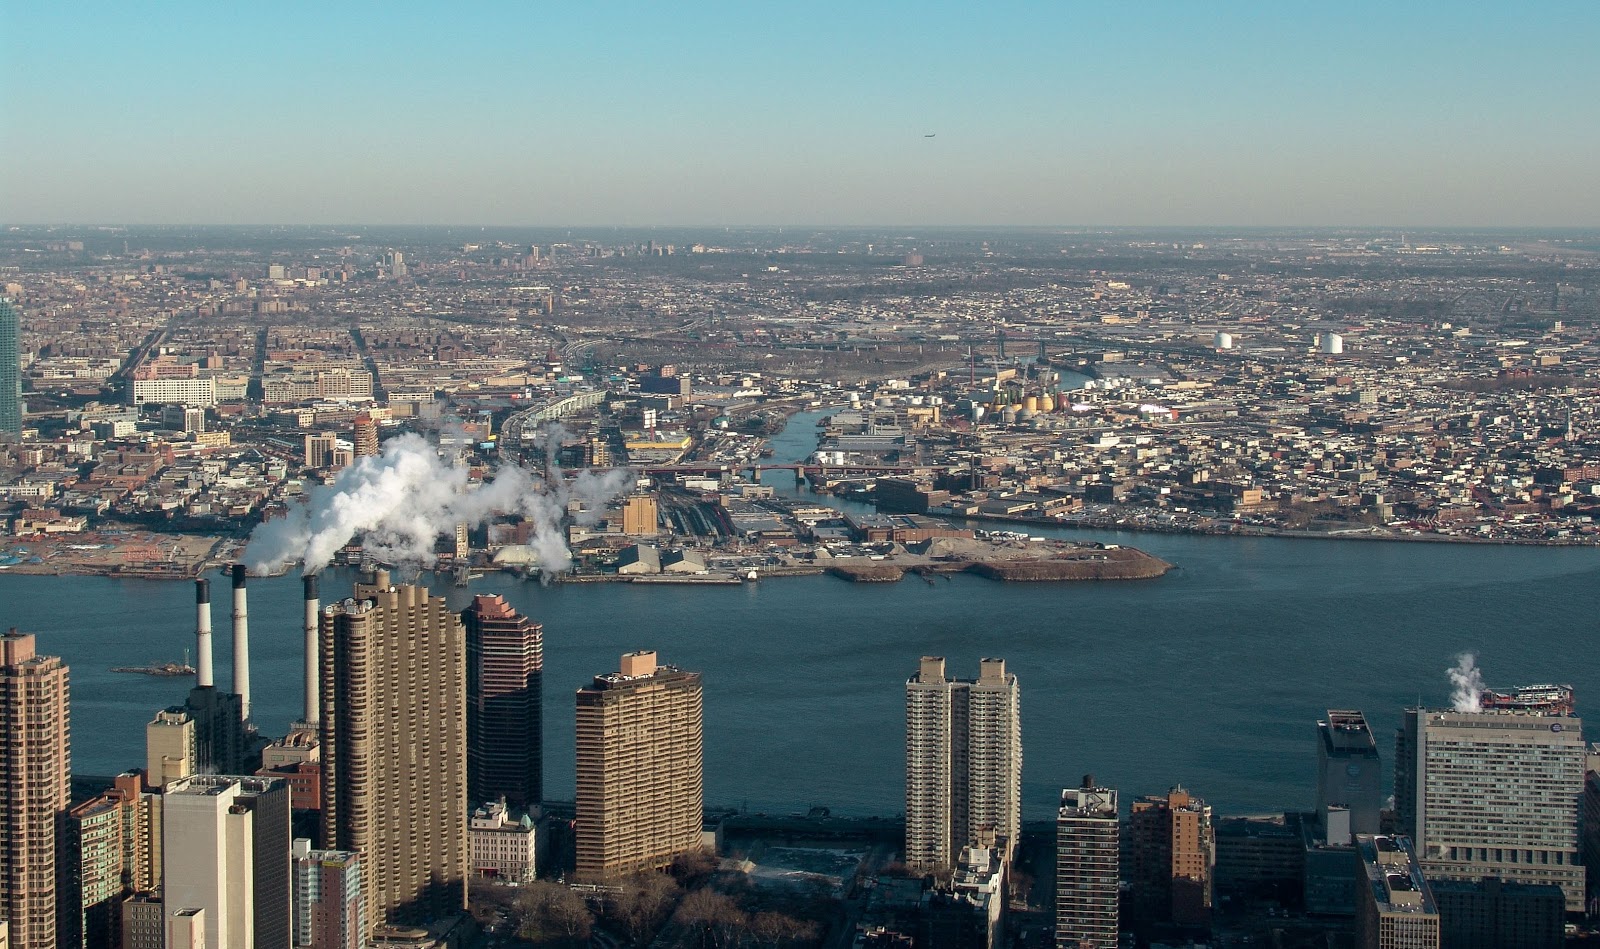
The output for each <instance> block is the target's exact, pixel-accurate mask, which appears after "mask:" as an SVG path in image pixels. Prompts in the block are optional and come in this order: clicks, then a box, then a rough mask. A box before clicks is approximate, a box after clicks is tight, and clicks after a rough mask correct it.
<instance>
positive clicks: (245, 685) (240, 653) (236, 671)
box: [233, 563, 250, 722]
mask: <svg viewBox="0 0 1600 949" xmlns="http://www.w3.org/2000/svg"><path fill="white" fill-rule="evenodd" d="M233 691H234V692H235V693H237V694H238V696H239V717H240V718H241V719H243V720H244V721H247V722H248V721H249V720H250V611H249V610H248V609H247V608H246V606H245V599H244V564H242V563H236V564H234V565H233Z"/></svg>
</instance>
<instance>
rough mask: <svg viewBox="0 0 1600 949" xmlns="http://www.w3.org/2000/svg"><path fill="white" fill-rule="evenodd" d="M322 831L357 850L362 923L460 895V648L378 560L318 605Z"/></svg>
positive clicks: (444, 904)
mask: <svg viewBox="0 0 1600 949" xmlns="http://www.w3.org/2000/svg"><path fill="white" fill-rule="evenodd" d="M319 633H320V635H319V640H318V645H319V647H320V648H319V652H320V654H321V655H320V657H319V662H318V669H319V670H320V673H319V674H320V677H321V687H320V688H319V689H318V693H319V699H320V701H321V702H322V711H321V714H320V716H319V718H320V720H321V731H322V775H323V777H322V788H323V802H322V803H323V807H322V831H323V840H324V841H326V842H327V844H328V846H329V847H330V848H332V849H337V850H354V851H357V852H359V853H361V854H362V856H363V861H364V862H363V864H362V868H361V885H362V888H363V889H364V890H365V892H366V905H367V921H368V924H369V925H370V926H373V927H377V926H382V925H386V924H389V923H394V922H411V921H423V920H428V919H435V918H438V917H441V916H444V915H447V914H450V913H454V912H458V911H460V910H461V909H463V908H464V907H465V906H466V896H467V886H466V877H467V820H466V816H467V814H468V813H469V810H470V808H469V806H468V802H467V688H466V687H467V682H466V679H467V674H466V673H467V649H466V634H465V631H464V630H463V629H462V627H461V620H460V618H459V617H457V616H456V614H455V613H453V612H451V611H450V610H449V608H448V607H447V606H446V604H445V601H444V598H443V597H437V596H432V595H430V594H429V592H428V589H427V588H426V587H420V586H407V585H399V586H395V585H391V584H390V582H389V574H388V572H387V571H384V570H379V571H377V572H376V574H375V575H374V576H373V578H372V582H370V583H357V584H356V585H355V596H354V598H353V599H350V600H345V601H344V602H342V603H336V604H331V605H329V606H327V607H325V608H323V610H322V613H321V617H320V629H319Z"/></svg>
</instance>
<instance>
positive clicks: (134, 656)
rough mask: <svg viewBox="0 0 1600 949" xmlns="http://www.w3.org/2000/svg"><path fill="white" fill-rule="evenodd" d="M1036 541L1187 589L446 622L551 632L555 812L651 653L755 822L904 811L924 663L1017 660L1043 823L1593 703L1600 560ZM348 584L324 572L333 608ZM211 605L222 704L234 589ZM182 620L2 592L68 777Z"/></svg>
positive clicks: (1444, 550) (1081, 589)
mask: <svg viewBox="0 0 1600 949" xmlns="http://www.w3.org/2000/svg"><path fill="white" fill-rule="evenodd" d="M812 419H813V417H811V416H807V417H802V418H801V419H799V420H797V421H796V423H795V424H793V425H791V427H790V429H789V431H788V432H787V433H786V434H785V436H783V437H782V438H781V439H780V440H779V447H778V458H777V459H776V460H780V461H781V460H784V459H785V458H791V457H795V456H796V455H797V454H804V453H805V452H806V451H809V450H810V446H811V445H812V444H813V443H814V442H813V441H812V439H813V438H814V430H813V425H812ZM767 477H768V478H769V479H770V480H773V481H774V482H778V483H781V482H780V481H779V479H786V477H787V476H786V474H780V473H777V472H774V473H772V474H769V475H768V476H767ZM1036 533H1056V534H1058V535H1059V536H1064V537H1078V538H1086V539H1089V538H1092V539H1098V540H1103V541H1107V542H1114V543H1124V544H1133V545H1137V546H1140V547H1143V548H1145V549H1146V550H1149V551H1150V552H1152V553H1154V554H1156V555H1157V556H1160V557H1162V558H1164V559H1166V560H1169V561H1171V562H1172V563H1174V564H1177V565H1178V568H1179V569H1177V570H1175V571H1174V572H1172V573H1171V574H1169V575H1168V576H1166V577H1164V578H1162V579H1159V580H1154V581H1141V582H1128V583H1104V584H1092V583H1077V584H1071V583H1069V584H1050V585H1028V584H1018V585H1006V584H1000V583H995V582H992V581H987V580H981V579H977V578H968V577H957V578H955V579H953V580H951V581H948V582H947V581H944V580H940V581H938V582H937V584H936V585H933V586H930V585H928V584H926V583H924V582H923V581H921V580H918V579H914V578H913V579H910V580H907V581H904V582H902V583H899V584H894V585H882V584H867V585H853V584H848V583H845V582H842V581H839V580H836V579H833V578H831V577H801V578H791V579H776V580H770V581H765V582H762V583H760V584H756V585H746V586H743V587H708V588H692V587H639V586H629V585H620V584H596V585H567V586H552V587H540V586H539V585H538V584H536V583H524V582H520V581H517V580H514V579H512V578H510V577H501V576H491V577H486V578H484V579H483V580H481V581H475V582H474V584H473V587H472V589H471V590H455V589H452V588H448V587H445V588H441V592H443V593H444V594H445V595H446V596H448V597H449V598H450V599H451V600H452V602H456V603H460V602H462V601H464V600H465V599H466V598H467V597H468V596H469V595H470V594H471V593H472V592H497V593H504V594H506V595H507V597H508V598H509V599H510V600H511V601H512V602H513V603H514V604H515V605H516V606H517V607H518V608H519V609H522V610H523V611H525V612H526V613H528V614H529V615H531V616H533V617H534V618H535V619H537V620H538V621H540V622H542V623H543V624H544V627H545V637H546V639H545V663H546V665H545V690H546V691H545V695H546V713H545V714H546V717H545V722H546V734H545V742H546V744H545V767H546V775H547V778H546V782H547V783H546V787H547V793H548V794H550V795H551V796H552V797H569V798H570V797H571V795H572V780H573V777H572V774H573V736H572V719H573V712H572V708H573V705H572V702H573V699H572V692H573V691H574V690H576V689H577V688H579V687H581V686H583V685H584V684H585V683H586V682H587V681H588V679H589V677H591V676H592V675H594V674H595V673H598V672H604V671H608V670H611V669H614V668H615V664H616V661H617V656H618V655H619V654H620V653H622V652H625V651H629V650H633V649H641V648H651V649H656V650H658V651H659V652H660V653H661V656H662V658H663V660H664V661H668V662H673V663H677V664H680V665H683V666H685V667H688V668H691V669H698V670H701V671H702V672H704V674H705V687H706V791H707V799H708V801H709V802H711V803H713V804H728V805H733V806H738V805H741V804H748V806H749V807H750V808H751V809H752V810H767V811H790V810H794V809H797V808H803V807H805V806H807V805H810V804H826V805H831V806H833V807H834V808H835V810H836V812H850V813H877V814H893V813H897V812H899V811H900V810H901V809H902V806H903V805H902V790H903V789H902V781H903V750H902V747H903V746H902V742H903V740H904V739H903V724H902V723H903V716H904V709H903V702H904V692H903V683H904V680H905V679H906V677H907V676H909V675H911V674H912V673H913V672H914V671H915V669H916V663H917V658H918V657H919V656H921V655H924V654H938V655H943V656H946V657H948V659H949V662H950V666H951V669H952V672H953V673H954V674H958V675H972V674H975V673H976V670H977V663H978V658H979V657H980V656H1002V657H1004V658H1005V659H1006V660H1007V661H1008V663H1009V666H1010V668H1011V670H1012V671H1014V672H1015V673H1016V674H1017V675H1018V677H1019V678H1020V680H1021V686H1022V700H1023V701H1022V704H1023V736H1024V748H1025V759H1024V771H1023V794H1024V800H1025V804H1026V807H1027V810H1028V816H1029V817H1030V818H1036V817H1042V816H1046V815H1048V814H1049V813H1051V808H1052V806H1053V804H1054V802H1055V800H1056V798H1057V797H1058V795H1059V790H1060V788H1061V787H1062V786H1063V785H1064V784H1071V783H1074V782H1076V781H1077V780H1078V779H1079V777H1080V776H1081V775H1082V774H1083V773H1085V772H1093V773H1094V774H1095V776H1096V778H1097V779H1099V780H1100V781H1102V782H1103V783H1108V784H1110V785H1111V786H1114V787H1118V788H1121V789H1123V791H1124V793H1125V794H1147V793H1155V792H1157V791H1162V790H1165V789H1166V788H1167V787H1168V786H1170V785H1171V784H1173V783H1176V782H1182V783H1184V784H1185V785H1186V786H1188V787H1189V788H1191V789H1192V790H1194V791H1196V792H1197V793H1199V794H1201V795H1203V796H1205V797H1207V798H1208V799H1209V800H1211V802H1212V803H1213V804H1215V805H1216V806H1217V808H1218V810H1219V811H1220V812H1226V813H1254V812H1263V811H1271V810H1276V809H1282V808H1286V807H1310V806H1311V804H1312V801H1313V798H1314V789H1313V775H1314V770H1315V763H1316V757H1315V747H1314V744H1313V741H1314V735H1315V730H1314V723H1315V721H1316V719H1317V717H1318V716H1319V715H1320V714H1321V713H1322V710H1324V709H1326V708H1328V707H1339V708H1359V709H1363V710H1365V711H1366V713H1367V715H1368V717H1369V719H1371V720H1372V722H1373V725H1374V727H1375V729H1376V730H1377V733H1378V737H1379V742H1380V744H1379V747H1380V751H1381V752H1382V753H1383V756H1384V758H1385V761H1386V762H1387V761H1388V760H1389V759H1390V758H1391V757H1392V754H1393V744H1392V734H1393V730H1394V727H1395V725H1396V724H1397V723H1398V720H1399V713H1400V710H1401V708H1402V707H1403V706H1404V705H1406V704H1408V703H1414V702H1416V701H1417V700H1418V699H1419V698H1420V699H1421V700H1423V701H1425V702H1429V703H1441V702H1443V701H1445V699H1446V697H1447V695H1448V692H1449V687H1448V682H1447V680H1446V678H1445V674H1444V670H1445V669H1446V668H1447V667H1448V666H1450V665H1451V664H1452V662H1453V657H1454V656H1455V654H1456V653H1458V652H1461V651H1463V650H1471V651H1475V652H1477V653H1478V654H1479V663H1480V665H1481V666H1483V667H1484V669H1485V671H1486V674H1487V676H1488V677H1489V679H1490V684H1491V685H1495V684H1522V683H1529V682H1535V681H1551V680H1557V681H1564V682H1571V683H1572V684H1573V685H1574V686H1576V687H1577V689H1578V699H1579V707H1580V712H1584V711H1589V710H1590V709H1591V706H1592V705H1593V702H1592V700H1593V698H1594V696H1595V695H1596V691H1595V690H1596V689H1597V688H1600V654H1597V652H1596V650H1594V649H1593V648H1592V644H1591V643H1592V637H1593V635H1594V633H1595V612H1596V607H1597V603H1596V599H1595V591H1596V590H1597V589H1600V554H1597V553H1596V552H1595V551H1593V550H1582V549H1562V548H1549V549H1541V548H1502V547H1487V546H1456V545H1435V544H1404V543H1365V542H1340V541H1309V540H1306V541H1302V540H1277V539H1239V538H1219V537H1189V536H1178V535H1155V534H1151V535H1135V534H1119V533H1112V532H1090V531H1068V530H1062V531H1047V530H1043V529H1041V530H1038V531H1036ZM350 579H351V578H350V576H349V574H341V573H338V572H333V573H330V574H328V575H327V576H326V577H325V579H324V581H323V591H324V596H325V597H330V598H331V597H333V596H335V595H340V594H342V593H343V592H344V591H346V590H347V589H348V583H349V582H350ZM216 589H217V592H218V593H219V594H220V596H219V602H218V603H217V604H215V607H216V612H215V623H216V629H217V632H218V634H219V635H218V636H217V640H218V647H217V670H218V682H219V684H220V685H226V684H227V681H228V674H227V673H228V670H229V668H230V665H229V662H230V660H229V654H228V648H227V646H228V636H227V629H228V618H227V611H228V606H227V604H226V603H225V602H220V601H221V600H225V599H226V594H227V589H226V585H225V584H218V585H217V586H216ZM299 593H300V585H299V581H298V578H296V577H292V576H291V577H286V578H281V579H275V580H259V581H252V584H251V609H250V614H251V643H252V657H251V658H252V671H253V680H254V684H255V688H256V693H257V694H256V696H255V704H256V709H257V720H258V721H259V722H260V724H261V725H262V727H263V729H264V730H265V731H267V732H269V733H280V732H282V731H283V730H284V729H285V728H286V727H287V725H288V723H289V721H290V720H291V719H293V718H294V717H295V715H296V714H297V713H298V711H299V708H300V681H299V670H300V655H299V649H300V631H299V629H298V626H299V615H300V604H299ZM192 599H193V593H192V587H191V586H190V585H189V584H187V583H184V584H178V583H160V582H153V581H127V580H110V579H102V578H77V577H63V578H53V577H20V576H5V575H0V625H15V626H18V627H21V628H23V629H25V630H28V631H32V632H36V633H38V634H39V638H40V647H41V649H42V650H43V651H47V652H51V653H57V654H60V655H62V656H64V657H65V658H66V660H67V662H68V663H70V664H71V666H72V673H73V703H72V710H73V726H74V727H73V754H74V764H75V769H76V770H77V771H79V772H82V773H97V774H107V773H111V772H114V771H117V770H120V769H122V768H125V767H130V766H135V765H138V764H140V763H141V762H142V760H143V729H144V723H145V722H146V721H147V720H148V719H149V718H150V716H151V714H152V713H153V712H154V711H155V709H157V708H160V707H162V706H164V705H167V704H172V703H176V702H178V701H180V700H181V699H182V697H183V695H184V693H185V691H186V690H187V688H188V682H187V680H182V679H179V680H163V679H148V678H145V677H142V676H129V675H117V674H113V673H111V672H109V671H108V670H109V668H110V667H111V666H114V665H120V664H127V663H140V662H147V661H150V660H153V659H176V658H180V657H181V656H182V653H183V650H184V649H186V648H189V647H190V644H191V643H192V640H193V607H192Z"/></svg>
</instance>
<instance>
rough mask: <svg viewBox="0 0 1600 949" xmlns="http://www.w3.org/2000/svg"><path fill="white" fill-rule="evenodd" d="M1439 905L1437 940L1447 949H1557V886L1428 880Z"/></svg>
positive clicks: (1562, 911)
mask: <svg viewBox="0 0 1600 949" xmlns="http://www.w3.org/2000/svg"><path fill="white" fill-rule="evenodd" d="M1429 888H1430V889H1431V890H1432V891H1433V900H1434V903H1436V904H1437V905H1438V907H1439V944H1440V945H1442V946H1449V947H1450V949H1561V947H1562V946H1563V945H1565V944H1566V922H1567V899H1566V896H1565V895H1564V894H1563V893H1562V892H1561V887H1559V886H1527V885H1524V884H1521V883H1506V882H1504V881H1502V880H1498V879H1493V878H1491V879H1487V880H1479V881H1478V882H1476V883H1468V882H1465V881H1463V880H1433V881H1430V882H1429Z"/></svg>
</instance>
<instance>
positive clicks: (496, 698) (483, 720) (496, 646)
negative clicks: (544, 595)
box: [461, 594, 544, 809]
mask: <svg viewBox="0 0 1600 949" xmlns="http://www.w3.org/2000/svg"><path fill="white" fill-rule="evenodd" d="M461 623H462V625H463V626H465V627H466V630H467V796H468V798H469V799H470V800H471V801H472V803H474V804H479V803H483V802H486V801H493V800H496V799H498V798H501V797H504V798H505V799H506V803H507V804H509V805H510V806H511V807H513V808H518V809H521V808H527V807H530V806H534V807H536V806H538V805H539V804H540V803H541V802H542V801H543V800H544V783H543V782H544V759H543V754H544V749H543V743H542V739H541V734H542V725H543V721H544V719H543V715H542V713H541V709H542V708H543V702H544V686H543V676H544V672H543V670H544V627H542V626H540V625H539V624H538V623H535V622H533V621H531V620H529V619H528V618H527V617H526V616H523V615H522V614H521V613H518V612H517V611H516V610H515V609H513V608H512V607H511V605H510V604H509V603H507V602H506V600H505V597H503V596H499V595H498V594H496V595H480V596H477V597H474V598H473V601H472V605H471V606H469V607H467V608H466V609H465V610H462V612H461Z"/></svg>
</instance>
